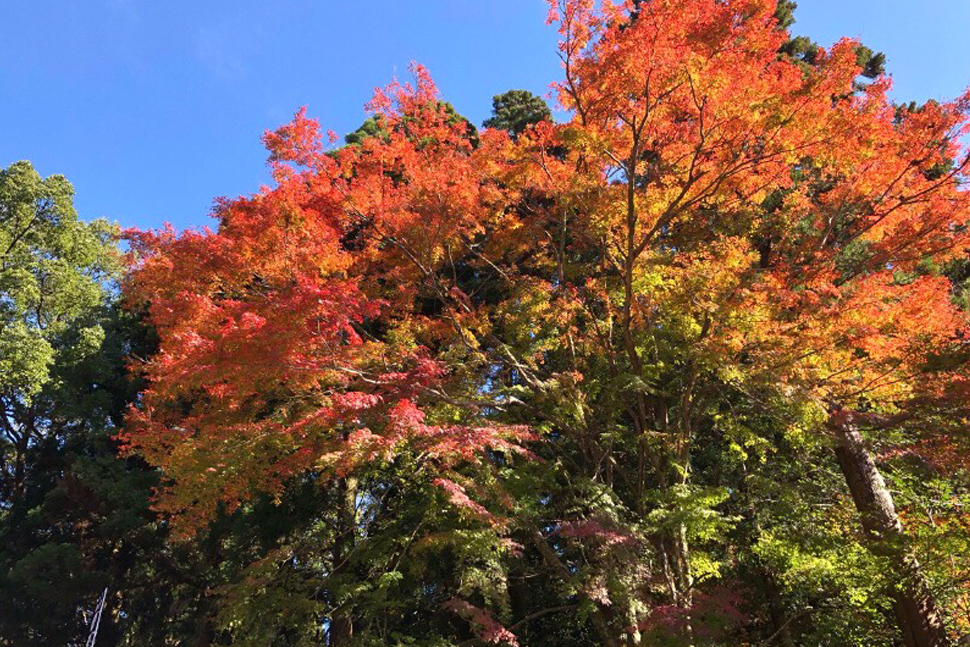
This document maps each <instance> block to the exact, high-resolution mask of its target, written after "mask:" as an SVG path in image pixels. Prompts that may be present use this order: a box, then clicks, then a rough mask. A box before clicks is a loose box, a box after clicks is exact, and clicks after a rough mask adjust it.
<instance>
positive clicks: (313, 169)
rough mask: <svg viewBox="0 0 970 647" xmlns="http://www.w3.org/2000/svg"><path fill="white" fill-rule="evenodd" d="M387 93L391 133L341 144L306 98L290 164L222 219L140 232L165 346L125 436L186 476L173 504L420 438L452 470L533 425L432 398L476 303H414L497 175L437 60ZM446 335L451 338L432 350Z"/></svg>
mask: <svg viewBox="0 0 970 647" xmlns="http://www.w3.org/2000/svg"><path fill="white" fill-rule="evenodd" d="M415 74H416V77H417V85H416V86H415V87H411V86H408V85H399V84H394V85H392V86H390V87H389V88H388V89H386V90H384V91H379V92H378V93H377V96H376V98H375V100H374V101H373V102H372V104H371V106H370V107H371V110H372V111H373V112H374V114H376V115H378V116H379V118H380V119H381V123H382V124H383V126H384V127H385V128H386V129H387V130H386V134H385V136H382V137H375V138H372V139H369V140H367V141H365V142H364V143H363V144H362V145H361V146H348V147H345V148H342V149H339V150H337V151H334V152H333V153H328V152H327V151H326V149H325V147H324V145H323V143H322V142H321V138H320V133H319V127H318V124H317V123H316V121H314V120H312V119H309V118H307V117H306V116H305V114H304V112H303V111H301V112H299V113H298V114H297V116H296V118H295V119H294V121H293V122H292V123H291V124H289V125H287V126H284V127H283V128H281V129H279V130H278V131H276V132H275V133H267V134H266V136H265V142H266V144H267V147H268V148H269V150H270V152H271V163H272V166H273V171H274V177H275V179H276V182H277V186H276V187H275V188H264V189H263V190H262V191H260V193H258V194H257V195H254V196H252V197H248V198H238V199H235V200H224V201H222V202H221V203H220V204H219V205H218V208H217V210H216V217H217V218H218V221H219V227H218V230H217V231H209V230H205V231H201V232H197V231H188V232H185V233H182V234H181V235H177V234H176V233H175V232H173V231H171V230H170V229H167V230H164V231H160V232H131V233H130V234H129V236H130V238H131V241H132V246H133V265H132V269H131V273H130V276H129V277H128V280H127V282H126V285H125V290H126V294H127V296H128V299H129V300H130V301H132V302H145V303H148V304H149V308H150V310H149V312H150V318H151V321H152V323H153V324H154V325H155V326H156V327H157V329H158V332H159V335H160V341H161V344H160V351H159V353H158V355H157V357H155V358H154V359H152V360H151V361H150V362H148V364H147V365H146V366H145V371H146V374H147V377H148V380H149V388H148V390H147V391H146V392H145V393H144V394H143V397H142V399H141V401H140V402H139V406H138V407H137V409H134V410H133V411H132V413H131V416H130V424H129V428H128V432H127V441H128V443H129V444H130V446H131V448H132V449H134V450H136V451H139V452H141V453H143V454H144V455H145V456H146V457H147V458H148V459H149V460H150V461H151V462H153V463H154V464H156V465H159V466H161V467H162V468H163V469H164V470H165V472H166V474H167V475H168V477H169V478H170V479H172V482H173V487H172V488H170V489H169V490H168V491H167V492H165V493H164V495H163V497H162V505H163V507H164V508H165V509H167V510H170V511H172V512H175V513H186V516H187V517H188V518H189V525H192V523H193V522H194V521H195V522H204V521H205V520H206V519H208V518H209V516H210V514H211V513H212V511H214V510H215V508H216V506H217V505H218V504H219V503H228V504H230V506H231V505H234V504H235V503H238V502H239V501H240V500H242V499H244V498H246V497H247V496H249V495H250V494H251V493H252V492H253V491H270V492H273V491H276V490H277V489H279V488H280V487H281V486H282V485H283V483H284V481H285V480H286V479H288V478H290V477H292V476H293V475H296V474H299V473H301V472H303V471H306V470H320V471H323V472H324V473H328V474H337V475H341V474H347V473H349V472H351V471H353V470H354V469H355V468H356V467H357V466H359V465H361V464H364V463H368V462H370V461H375V460H383V459H387V458H390V457H392V456H393V455H394V454H395V453H396V452H397V451H398V450H399V449H401V448H402V447H403V446H405V445H407V446H409V447H410V448H411V450H412V451H413V452H414V455H415V456H419V457H420V460H422V461H425V462H429V463H433V464H434V465H435V466H436V467H437V468H438V469H439V470H440V471H441V473H442V474H447V470H448V469H449V468H450V467H452V466H453V465H455V464H458V463H461V462H463V461H475V460H477V459H478V457H479V456H480V454H481V452H482V450H483V449H485V448H492V449H498V450H515V449H516V446H515V445H514V441H515V440H516V439H517V438H518V437H520V436H521V434H522V430H521V429H517V428H511V427H501V426H495V425H488V424H485V423H480V422H475V420H474V418H475V415H474V414H473V413H469V412H464V413H461V414H460V415H457V416H452V417H451V421H450V422H444V421H441V420H440V419H439V421H437V422H432V421H430V420H429V419H428V417H427V412H426V409H425V407H424V405H423V403H425V402H441V401H442V399H447V396H446V395H445V393H444V391H447V390H448V389H449V382H450V381H451V382H453V381H454V378H453V377H452V375H451V374H452V373H453V371H452V370H451V369H450V367H449V366H448V365H447V362H446V360H445V359H444V357H442V355H441V351H442V349H445V348H447V347H448V346H449V345H451V344H458V343H462V342H463V341H465V342H467V340H463V336H464V334H463V332H462V331H463V328H464V327H465V326H466V325H468V324H466V323H465V321H464V319H465V318H467V317H469V316H470V313H469V312H467V311H465V310H462V309H460V308H456V307H454V306H453V305H452V303H451V302H452V299H450V298H448V295H445V296H444V298H443V300H442V303H444V304H445V305H444V307H443V308H442V309H441V311H440V312H437V313H435V314H433V315H424V314H422V313H421V312H420V311H417V310H416V309H415V304H416V303H417V302H418V301H419V300H420V299H419V297H420V296H427V295H429V294H430V295H432V296H434V295H436V294H437V293H438V292H439V291H440V290H441V289H442V286H441V285H439V282H438V280H437V279H436V277H435V272H436V271H437V269H438V268H439V267H440V266H441V265H442V263H443V260H444V258H445V257H446V255H447V254H448V253H449V251H450V249H451V245H452V244H453V243H452V242H451V241H454V240H457V239H461V238H462V237H468V236H470V235H472V234H473V232H474V231H476V230H477V229H478V228H480V227H482V226H483V223H484V222H485V221H486V220H487V215H488V213H489V212H490V202H491V201H492V199H493V197H492V193H493V192H494V189H493V188H492V186H491V183H490V182H489V181H488V180H487V178H485V177H484V172H483V169H482V168H481V161H480V159H481V157H482V156H475V155H472V145H471V143H470V142H469V141H468V138H467V136H466V133H465V131H464V129H463V127H462V125H461V124H455V123H452V120H450V119H449V116H448V114H447V113H446V112H445V110H444V109H443V108H442V107H441V106H440V105H439V102H438V99H437V92H436V90H435V88H434V85H433V84H432V83H431V81H430V79H429V78H428V76H427V74H426V72H425V71H424V70H423V68H420V67H418V68H415ZM436 352H437V353H438V355H436V354H435V353H436Z"/></svg>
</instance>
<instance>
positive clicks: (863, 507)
mask: <svg viewBox="0 0 970 647" xmlns="http://www.w3.org/2000/svg"><path fill="white" fill-rule="evenodd" d="M853 417H854V416H853V414H852V413H851V412H847V411H845V410H840V411H837V412H835V413H833V414H832V416H831V418H830V420H829V426H830V428H831V429H832V431H833V433H834V434H835V440H836V445H835V455H836V458H837V460H838V463H839V467H840V468H841V470H842V474H843V476H845V480H846V483H847V484H848V486H849V491H850V492H851V494H852V500H853V501H854V502H855V506H856V509H857V510H858V511H859V515H860V516H861V520H862V527H863V529H864V530H865V532H866V536H867V538H868V543H869V549H870V550H871V551H872V552H873V554H876V555H880V556H883V557H888V558H889V559H890V560H891V562H892V564H893V570H894V572H895V573H897V574H899V577H900V581H899V582H898V583H897V585H896V586H895V587H894V588H893V591H892V598H893V612H894V614H895V616H896V621H897V623H898V624H899V628H900V630H901V631H902V634H903V640H904V642H905V644H906V646H907V647H950V646H951V645H953V642H952V641H951V640H950V637H949V636H948V635H947V632H946V628H945V627H944V625H943V620H942V616H941V614H940V612H939V610H938V608H937V606H936V601H935V600H934V598H933V593H932V592H931V591H930V589H929V586H928V585H927V583H926V578H925V577H924V576H923V572H922V570H921V569H920V565H919V562H918V561H917V560H916V556H915V555H914V554H913V552H912V551H911V550H910V549H909V547H908V545H907V541H906V535H905V532H904V531H903V526H902V524H901V523H900V521H899V516H898V515H897V514H896V506H895V504H894V502H893V497H892V493H891V492H890V491H889V488H887V487H886V482H885V480H883V478H882V474H880V473H879V469H878V468H877V467H876V463H875V461H873V459H872V455H871V454H870V452H869V450H868V448H867V447H866V444H865V441H864V440H863V438H862V435H861V434H860V433H859V430H858V428H857V427H856V425H855V423H854V420H853Z"/></svg>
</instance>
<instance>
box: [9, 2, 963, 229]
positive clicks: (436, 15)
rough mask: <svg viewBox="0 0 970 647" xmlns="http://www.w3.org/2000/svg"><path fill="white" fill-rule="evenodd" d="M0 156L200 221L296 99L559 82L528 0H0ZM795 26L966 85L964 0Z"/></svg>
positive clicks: (113, 198)
mask: <svg viewBox="0 0 970 647" xmlns="http://www.w3.org/2000/svg"><path fill="white" fill-rule="evenodd" d="M0 5H2V6H0V166H4V167H5V166H7V165H9V164H10V163H11V162H13V161H15V160H18V159H29V160H31V161H33V162H34V164H35V165H36V166H37V168H38V169H39V171H40V172H41V173H42V174H44V175H49V174H52V173H62V174H64V175H66V176H67V177H68V178H69V179H70V180H71V181H72V182H73V183H74V185H75V188H76V190H77V200H76V204H77V206H78V209H79V211H80V212H81V215H82V217H85V218H94V217H101V216H103V217H107V218H109V219H111V220H115V221H118V222H120V223H121V224H122V225H124V226H138V227H158V226H160V225H161V224H162V223H163V222H165V221H170V222H172V223H173V224H175V225H176V226H177V227H188V226H197V225H203V224H207V223H209V222H210V221H209V219H208V218H207V214H208V210H209V207H210V205H211V204H212V200H213V198H214V197H216V196H220V195H230V196H235V195H239V194H241V193H251V192H253V191H255V190H256V189H258V187H259V185H260V184H261V183H264V182H266V179H267V173H266V167H265V154H264V152H263V149H262V147H261V145H260V143H259V136H260V134H261V133H262V132H263V130H265V129H267V128H274V127H276V126H277V125H279V124H281V123H284V122H285V121H287V120H288V119H289V117H290V116H291V115H292V114H293V112H294V111H295V110H296V109H297V108H299V107H300V106H302V105H306V106H307V107H308V110H309V112H310V114H312V115H314V116H316V117H318V118H320V120H321V121H322V123H323V126H324V128H328V129H333V130H335V131H337V132H339V133H344V132H347V131H350V130H353V129H354V128H356V127H357V126H358V125H359V124H360V122H361V121H362V120H363V118H364V112H363V108H362V106H363V104H364V103H365V102H366V101H367V100H368V99H369V98H370V95H371V93H372V91H373V88H374V87H375V86H378V85H384V84H386V83H387V82H388V81H389V80H390V79H391V77H392V76H393V75H395V74H398V75H400V76H402V77H403V76H405V75H406V73H407V66H408V63H409V62H410V61H412V60H415V61H419V62H421V63H423V64H425V65H427V66H428V67H429V69H430V70H431V73H432V75H433V76H434V78H435V80H436V81H437V82H438V85H439V87H440V88H441V90H442V92H443V94H444V96H445V98H446V99H448V100H450V101H451V102H452V103H454V104H455V106H456V108H457V109H458V110H459V111H460V112H461V113H462V114H464V115H466V116H467V117H469V118H470V119H471V120H472V121H474V122H477V123H480V122H481V121H482V120H483V119H485V118H486V117H487V116H488V113H489V111H490V108H491V97H492V95H494V94H497V93H499V92H502V91H504V90H507V89H510V88H526V89H529V90H532V91H534V92H537V93H540V94H545V93H546V92H547V91H548V84H549V82H550V81H552V80H554V79H556V78H558V75H559V67H558V61H557V59H556V56H555V42H556V35H555V33H554V31H553V30H552V29H551V28H549V27H546V26H545V13H546V6H545V2H543V1H542V0H356V1H349V2H348V1H345V0H168V1H166V2H159V1H157V0H0ZM799 5H800V6H799V9H798V11H797V13H796V17H797V19H798V23H797V24H796V25H795V31H796V32H798V33H802V34H806V35H808V36H811V37H812V38H814V39H815V40H817V41H818V42H820V43H821V44H823V45H828V44H830V43H831V42H832V41H834V40H835V39H836V38H838V37H839V36H841V35H847V36H858V37H861V38H862V39H863V40H864V42H865V43H866V44H868V45H869V46H870V47H872V48H873V49H875V50H881V51H883V52H885V53H886V54H887V55H888V57H889V69H890V71H891V72H892V74H893V77H894V79H895V83H896V91H895V94H896V97H897V98H898V99H906V100H910V99H915V100H918V101H919V100H924V99H927V98H948V97H952V96H954V95H956V94H958V93H960V92H961V91H962V90H963V89H964V88H965V87H966V86H968V85H970V48H968V46H967V39H968V34H970V0H906V1H903V0H800V1H799Z"/></svg>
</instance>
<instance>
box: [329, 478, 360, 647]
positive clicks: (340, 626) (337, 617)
mask: <svg viewBox="0 0 970 647" xmlns="http://www.w3.org/2000/svg"><path fill="white" fill-rule="evenodd" d="M337 496H338V505H339V506H340V512H339V518H338V522H337V535H336V537H335V538H334V545H333V574H334V575H335V576H338V579H339V576H340V575H342V574H343V573H345V572H346V571H347V569H348V568H349V564H348V560H349V559H350V553H351V551H352V550H353V548H354V542H355V540H356V536H357V479H355V478H350V477H348V478H345V479H341V480H340V481H339V483H338V485H337ZM353 640H354V618H353V607H352V606H351V605H350V604H349V603H346V602H345V603H342V604H340V605H339V606H338V607H337V608H336V609H335V610H334V612H333V613H332V614H331V617H330V641H329V643H330V647H348V646H349V645H351V644H352V643H353Z"/></svg>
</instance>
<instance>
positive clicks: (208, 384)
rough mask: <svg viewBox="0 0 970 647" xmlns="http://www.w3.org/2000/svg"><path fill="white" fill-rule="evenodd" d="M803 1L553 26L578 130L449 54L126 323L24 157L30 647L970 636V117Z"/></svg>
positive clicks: (20, 242)
mask: <svg viewBox="0 0 970 647" xmlns="http://www.w3.org/2000/svg"><path fill="white" fill-rule="evenodd" d="M793 9H794V3H792V2H788V1H784V2H780V3H776V2H774V1H771V0H676V1H675V0H639V1H628V2H602V3H600V2H595V1H594V0H553V1H552V2H550V15H549V16H550V17H549V20H550V23H551V24H555V25H556V26H557V28H558V29H559V33H560V35H561V41H560V46H559V56H560V58H561V60H562V63H563V78H562V79H561V80H560V81H559V82H558V83H557V84H556V94H557V98H558V106H559V108H560V109H561V111H562V114H563V115H565V118H564V119H561V120H559V121H558V122H554V121H553V120H552V112H551V111H550V109H549V107H548V106H547V105H546V104H545V102H544V101H543V100H542V99H540V98H539V97H536V96H534V95H532V94H530V93H528V92H525V91H521V90H513V91H510V92H507V93H505V94H502V95H497V96H496V97H495V100H494V105H493V115H492V117H491V118H490V119H489V120H487V121H486V122H485V123H484V125H483V126H484V129H483V130H481V131H478V130H477V129H476V128H475V127H474V126H472V125H471V124H470V123H469V122H468V121H467V120H466V119H465V118H463V117H461V116H460V115H459V114H457V113H456V112H455V110H454V108H453V107H452V106H451V105H450V104H448V103H446V102H445V101H443V100H442V98H441V97H440V96H439V95H438V92H437V89H436V88H435V85H434V83H433V82H432V80H431V78H430V76H429V74H428V72H427V71H426V70H425V69H424V68H422V67H420V66H415V67H414V68H413V70H412V71H413V76H414V80H413V82H412V83H400V82H395V83H393V84H392V85H390V86H388V87H387V88H385V89H384V90H380V91H378V92H377V93H376V95H375V97H374V100H373V101H372V102H371V103H370V104H369V105H368V109H369V110H370V113H371V116H370V117H369V118H368V120H367V121H366V122H365V123H364V124H363V125H362V126H361V128H360V129H358V130H357V131H355V132H354V133H352V134H350V135H348V136H347V138H346V140H345V141H346V145H343V146H336V145H335V140H336V138H335V137H331V138H330V140H329V142H330V145H328V144H327V141H326V140H325V138H324V137H323V135H322V133H321V130H320V126H319V124H318V123H317V122H316V121H315V120H314V119H312V118H310V117H308V116H307V115H306V114H305V112H304V111H300V112H299V113H297V115H296V116H295V118H294V120H293V121H292V122H291V123H289V124H287V125H285V126H283V127H281V128H279V129H278V130H276V131H273V132H268V133H266V134H265V136H264V141H265V144H266V146H267V148H268V150H269V153H270V165H271V168H272V171H273V177H274V181H275V182H274V185H273V186H272V187H267V188H264V189H262V190H261V191H260V192H259V193H256V194H254V195H251V196H245V197H240V198H237V199H233V200H223V201H222V202H220V203H219V205H218V207H217V209H216V210H215V213H214V215H215V217H216V219H217V222H218V226H217V227H216V228H214V229H212V230H209V229H205V230H199V231H186V232H181V233H178V232H175V231H174V230H172V229H170V228H169V229H163V230H160V231H153V232H138V231H132V232H128V234H127V240H128V244H129V246H130V250H129V252H128V265H127V271H126V272H125V273H124V276H123V278H122V280H121V283H120V286H121V299H120V303H121V305H119V304H118V303H115V302H114V299H115V296H116V294H115V290H114V288H113V285H112V284H111V283H110V280H111V279H112V278H113V277H114V276H115V275H114V271H115V266H116V262H117V260H118V255H117V252H116V251H115V247H114V244H113V243H112V240H111V236H110V230H109V229H108V228H107V227H106V226H105V225H103V224H101V223H95V224H92V225H82V224H79V223H78V221H77V220H76V218H75V217H74V214H73V210H72V208H71V206H70V195H71V190H70V187H69V186H68V185H67V184H66V182H65V181H64V180H63V179H62V178H50V179H48V180H42V179H41V178H39V177H38V176H37V175H36V173H34V172H33V170H32V169H30V167H29V166H28V165H26V164H18V165H14V166H13V167H11V168H10V169H8V170H7V171H4V172H3V174H2V175H0V217H2V218H3V220H2V227H3V229H2V231H0V249H2V248H5V247H9V249H8V254H7V256H4V260H3V263H4V264H3V267H2V268H0V281H2V283H0V294H2V295H3V297H2V299H0V316H2V317H3V319H2V320H0V321H2V323H0V326H2V327H0V366H3V367H4V370H3V372H2V374H0V389H2V392H0V398H3V403H4V406H5V416H6V417H5V418H3V420H4V421H5V422H4V424H5V427H4V434H5V435H4V436H3V442H4V445H3V451H4V454H3V463H2V465H0V467H2V471H0V478H2V479H3V484H4V486H3V490H2V492H0V537H2V538H3V540H4V541H3V546H2V548H0V589H2V590H3V593H4V594H5V595H4V599H5V600H7V601H8V604H7V605H6V606H5V607H4V608H3V610H2V611H0V645H17V646H18V647H19V646H21V645H50V644H69V643H72V641H73V642H74V643H77V642H79V641H80V640H81V639H83V638H84V637H85V631H86V629H85V627H86V624H87V622H88V621H89V615H90V611H91V609H92V607H93V606H94V604H95V603H96V601H97V599H98V595H99V594H100V592H101V591H102V590H104V588H105V587H107V590H108V591H109V594H110V595H109V597H108V601H107V605H106V611H105V618H106V619H105V621H104V623H103V626H102V629H101V632H100V635H99V637H98V643H97V644H99V645H174V644H179V645H197V646H208V645H246V646H249V645H251V646H253V647H257V646H259V647H265V646H272V647H283V646H297V645H330V646H333V647H346V646H351V645H355V646H356V645H359V646H369V645H375V646H376V645H400V646H405V645H413V646H425V647H445V646H456V645H468V646H470V645H484V644H494V645H521V646H522V647H526V646H528V647H546V646H548V647H552V646H564V647H569V646H572V645H575V646H577V647H578V646H586V645H607V646H615V647H620V646H628V645H629V646H633V645H645V646H646V645H649V646H654V645H658V646H659V645H671V646H676V645H684V646H687V645H693V646H698V647H700V646H702V645H709V646H712V647H713V646H725V647H726V646H729V645H730V646H733V645H770V644H776V645H787V646H795V645H820V646H821V645H825V646H832V647H835V646H842V645H860V646H866V647H889V646H893V645H906V646H907V647H930V646H942V645H951V644H957V643H958V642H959V641H960V640H961V639H963V637H964V636H967V635H968V634H970V588H968V582H970V579H968V576H970V518H968V517H967V514H966V507H967V505H970V479H968V471H967V468H968V461H967V456H968V453H967V452H968V449H970V447H968V441H970V434H968V431H970V405H968V402H970V400H968V396H970V349H968V347H967V343H968V339H970V336H968V333H970V330H968V303H970V302H968V296H967V295H968V290H970V231H968V228H967V227H968V224H970V193H968V192H967V191H966V189H965V183H966V180H967V173H966V171H967V165H968V164H970V158H968V156H967V151H966V150H964V148H963V147H962V145H961V141H962V138H963V137H964V136H965V135H966V134H967V132H968V129H970V94H968V95H966V96H964V97H961V98H959V99H957V100H956V101H953V102H950V103H935V102H928V103H925V104H922V105H917V104H911V105H906V106H901V105H896V104H894V103H892V102H891V101H890V100H889V99H888V98H887V92H888V91H889V88H890V81H889V79H888V78H887V77H886V76H885V75H884V65H885V58H884V57H883V56H882V55H881V54H877V53H874V52H872V51H871V50H869V49H868V48H866V47H865V46H863V45H862V44H861V43H859V42H856V41H852V40H843V41H840V42H839V43H837V44H835V45H834V46H833V47H832V48H831V49H830V50H825V49H823V48H821V47H819V46H818V45H816V44H814V43H812V42H811V40H809V39H807V38H803V37H793V36H792V35H791V34H790V33H789V31H788V29H789V27H791V25H792V24H793V15H792V12H793ZM21 232H23V233H21ZM11 252H14V253H11ZM8 257H9V258H8Z"/></svg>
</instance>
